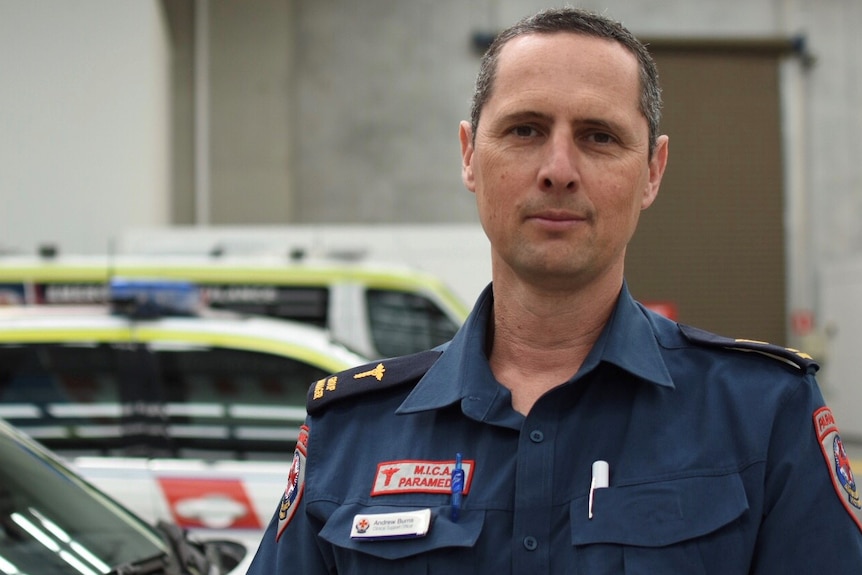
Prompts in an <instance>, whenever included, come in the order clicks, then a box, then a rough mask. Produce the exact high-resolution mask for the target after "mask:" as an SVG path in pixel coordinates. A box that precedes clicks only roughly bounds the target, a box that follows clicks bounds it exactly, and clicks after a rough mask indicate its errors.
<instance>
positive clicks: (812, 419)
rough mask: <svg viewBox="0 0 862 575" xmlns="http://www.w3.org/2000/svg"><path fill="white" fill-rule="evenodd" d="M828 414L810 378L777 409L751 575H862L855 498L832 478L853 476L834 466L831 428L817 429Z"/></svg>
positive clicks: (844, 465) (861, 533)
mask: <svg viewBox="0 0 862 575" xmlns="http://www.w3.org/2000/svg"><path fill="white" fill-rule="evenodd" d="M827 414H828V417H831V413H830V412H829V410H828V408H826V407H825V405H824V400H823V397H822V395H821V393H820V390H819V388H818V387H817V383H816V381H815V379H814V376H813V375H807V376H805V378H804V380H803V381H802V382H800V385H798V386H796V387H795V388H794V389H793V390H792V392H791V393H790V394H789V395H788V396H787V399H786V401H785V402H784V403H783V405H780V406H779V408H778V413H777V414H776V416H775V423H774V426H773V430H772V438H771V440H770V446H769V454H768V462H767V475H766V479H765V480H766V486H765V495H766V500H765V502H764V511H763V518H762V522H761V528H760V531H759V535H758V538H757V543H756V549H755V554H754V558H753V563H752V568H751V573H752V574H753V575H778V574H785V573H830V574H831V575H845V574H846V575H851V574H859V573H862V527H860V525H862V524H860V523H859V521H860V517H862V515H860V513H862V510H860V509H859V508H858V505H859V500H858V497H857V498H856V499H855V501H854V499H853V493H852V492H853V491H855V489H856V488H855V484H853V485H849V484H848V486H847V489H844V488H841V481H840V478H837V475H836V474H840V473H842V471H844V472H845V473H849V474H850V475H849V477H850V478H852V472H851V471H850V467H849V459H847V458H846V456H845V457H844V459H843V460H840V461H836V458H835V457H833V454H832V451H833V450H834V449H835V448H837V447H840V435H839V434H838V433H837V425H836V426H835V429H834V431H835V433H830V434H829V437H826V436H824V433H823V432H824V431H826V429H824V428H823V427H822V424H823V423H825V422H826V421H827V420H824V419H822V417H821V421H820V423H818V415H819V416H827ZM827 419H828V418H827ZM833 423H834V420H833ZM835 438H838V441H837V443H836V442H835ZM842 451H843V449H842ZM839 459H840V458H839ZM842 468H843V469H842Z"/></svg>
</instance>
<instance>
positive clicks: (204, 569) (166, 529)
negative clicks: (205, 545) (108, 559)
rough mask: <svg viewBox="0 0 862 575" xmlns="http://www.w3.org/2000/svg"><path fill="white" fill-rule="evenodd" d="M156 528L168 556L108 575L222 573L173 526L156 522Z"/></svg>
mask: <svg viewBox="0 0 862 575" xmlns="http://www.w3.org/2000/svg"><path fill="white" fill-rule="evenodd" d="M156 528H157V529H158V530H159V532H160V533H161V535H162V538H163V539H164V540H165V543H166V544H167V546H168V552H167V553H160V554H158V555H154V556H152V557H145V558H144V559H140V560H138V561H132V562H130V563H124V564H123V565H119V566H117V567H114V568H113V569H112V570H111V572H110V573H108V575H221V574H222V573H223V571H222V570H221V568H220V567H219V566H218V565H217V564H215V563H211V562H210V561H208V559H207V557H206V556H205V555H204V553H203V552H202V551H201V549H200V548H199V547H198V546H196V545H194V544H193V543H192V542H190V541H189V540H188V539H187V538H186V534H185V532H184V531H183V530H182V529H181V528H180V527H179V526H178V525H176V524H174V523H168V522H167V521H159V522H158V523H157V524H156Z"/></svg>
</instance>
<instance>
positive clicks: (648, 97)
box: [470, 8, 662, 157]
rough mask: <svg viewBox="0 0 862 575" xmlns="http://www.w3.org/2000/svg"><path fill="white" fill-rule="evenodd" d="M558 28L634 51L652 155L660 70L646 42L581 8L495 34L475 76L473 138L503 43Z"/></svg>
mask: <svg viewBox="0 0 862 575" xmlns="http://www.w3.org/2000/svg"><path fill="white" fill-rule="evenodd" d="M555 32H572V33H575V34H583V35H587V36H594V37H597V38H606V39H608V40H613V41H615V42H618V43H619V44H621V45H622V46H623V47H624V48H626V49H627V50H628V51H629V52H631V53H632V54H634V56H635V57H636V58H637V60H638V67H639V68H640V88H641V95H640V111H641V113H642V114H643V116H644V118H646V121H647V125H648V126H649V157H652V154H653V151H655V146H656V142H657V140H658V136H659V122H660V121H661V107H662V102H661V86H660V85H659V81H658V70H657V69H656V65H655V62H654V61H653V59H652V56H651V55H650V53H649V51H647V49H646V46H645V45H644V44H643V43H642V42H641V41H640V40H638V39H637V38H635V37H634V35H633V34H632V33H631V32H629V31H628V30H627V29H626V28H625V27H624V26H623V25H622V24H620V23H619V22H616V21H614V20H611V19H609V18H606V17H604V16H601V15H599V14H595V13H592V12H588V11H586V10H581V9H579V8H551V9H548V10H543V11H541V12H538V13H537V14H534V15H532V16H528V17H526V18H524V19H522V20H519V21H518V22H516V23H515V24H514V25H512V26H511V27H509V28H507V29H506V30H504V31H503V32H501V33H500V34H498V35H497V37H496V38H494V41H493V42H492V43H491V45H490V47H489V48H488V50H487V51H486V52H485V54H484V55H483V56H482V60H481V62H480V64H479V74H478V76H477V77H476V89H475V91H474V92H473V103H472V108H471V110H470V124H471V126H472V129H473V138H474V139H475V137H476V130H477V128H478V126H479V117H480V116H481V115H482V108H483V107H484V106H485V103H487V101H488V99H489V98H490V97H491V93H492V91H493V90H494V80H495V76H496V73H497V64H498V61H499V57H500V51H501V50H502V49H503V46H505V45H506V43H508V42H509V40H512V39H513V38H517V37H518V36H523V35H526V34H551V33H555Z"/></svg>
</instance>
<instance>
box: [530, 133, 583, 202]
mask: <svg viewBox="0 0 862 575" xmlns="http://www.w3.org/2000/svg"><path fill="white" fill-rule="evenodd" d="M538 177H539V187H540V188H541V189H543V190H545V191H548V192H553V191H564V190H565V191H573V190H574V189H575V188H576V187H577V182H578V179H579V175H578V149H577V146H576V145H575V142H574V139H573V138H572V135H571V134H562V133H561V134H554V135H553V136H552V137H551V138H549V139H548V141H547V143H546V153H545V154H544V157H543V162H542V166H541V168H540V169H539V174H538Z"/></svg>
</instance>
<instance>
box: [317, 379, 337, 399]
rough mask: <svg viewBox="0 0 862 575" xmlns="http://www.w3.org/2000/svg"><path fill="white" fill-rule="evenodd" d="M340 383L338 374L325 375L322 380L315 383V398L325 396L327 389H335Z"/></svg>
mask: <svg viewBox="0 0 862 575" xmlns="http://www.w3.org/2000/svg"><path fill="white" fill-rule="evenodd" d="M337 383H338V378H337V377H336V376H334V375H333V376H332V377H324V378H323V379H321V380H318V381H317V382H316V383H315V384H314V395H313V396H312V397H313V399H320V398H321V397H323V394H324V392H327V391H335V386H336V384H337Z"/></svg>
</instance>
